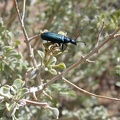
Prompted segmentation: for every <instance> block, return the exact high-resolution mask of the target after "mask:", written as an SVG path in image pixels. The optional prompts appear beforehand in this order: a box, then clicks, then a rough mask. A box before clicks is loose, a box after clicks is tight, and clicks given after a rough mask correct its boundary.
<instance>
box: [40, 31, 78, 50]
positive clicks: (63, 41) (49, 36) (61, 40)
mask: <svg viewBox="0 0 120 120" xmlns="http://www.w3.org/2000/svg"><path fill="white" fill-rule="evenodd" d="M40 36H41V39H43V40H46V41H50V42H52V43H58V44H59V46H61V47H62V48H61V50H62V51H64V50H65V49H66V47H67V43H72V44H74V45H77V43H76V39H70V38H68V37H66V36H64V35H61V34H56V33H52V32H44V33H42V34H41V35H40ZM64 45H65V47H64Z"/></svg>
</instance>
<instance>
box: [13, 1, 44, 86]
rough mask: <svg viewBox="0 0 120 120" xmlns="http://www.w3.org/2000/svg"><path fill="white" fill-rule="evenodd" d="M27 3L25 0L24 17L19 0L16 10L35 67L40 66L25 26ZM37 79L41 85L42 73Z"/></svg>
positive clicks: (15, 3) (15, 2)
mask: <svg viewBox="0 0 120 120" xmlns="http://www.w3.org/2000/svg"><path fill="white" fill-rule="evenodd" d="M25 3H26V0H24V5H23V15H22V18H21V15H20V12H19V9H18V3H17V0H14V5H15V8H16V11H17V14H18V18H19V21H20V23H21V28H22V31H23V33H24V36H25V42H26V44H27V47H28V50H29V52H30V57H31V60H32V63H33V66H34V68H38V66H37V62H36V60H35V57H34V52H33V49H32V47H31V45H30V43H29V37H28V34H27V32H26V29H25V27H24V15H25ZM37 80H38V83H39V85H41V84H42V80H41V77H40V75H38V77H37Z"/></svg>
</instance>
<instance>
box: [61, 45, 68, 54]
mask: <svg viewBox="0 0 120 120" xmlns="http://www.w3.org/2000/svg"><path fill="white" fill-rule="evenodd" d="M66 48H67V44H65V43H64V44H62V49H61V50H62V51H63V52H64V51H65V50H66Z"/></svg>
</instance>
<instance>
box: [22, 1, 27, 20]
mask: <svg viewBox="0 0 120 120" xmlns="http://www.w3.org/2000/svg"><path fill="white" fill-rule="evenodd" d="M25 3H26V0H23V14H22V21H24V17H25Z"/></svg>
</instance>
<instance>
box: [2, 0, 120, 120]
mask: <svg viewBox="0 0 120 120" xmlns="http://www.w3.org/2000/svg"><path fill="white" fill-rule="evenodd" d="M2 2H4V3H6V4H5V6H4V10H2V11H1V12H0V13H1V16H2V18H0V82H1V88H0V117H1V119H11V118H12V119H13V120H16V119H18V120H23V119H24V120H28V119H31V120H39V119H41V120H46V119H49V120H53V119H54V118H58V116H59V119H60V120H64V119H65V120H70V119H76V120H112V117H111V118H110V116H113V117H115V118H116V119H120V117H119V116H115V115H116V113H117V112H118V111H119V108H118V104H117V102H116V103H115V102H114V103H112V102H109V101H106V100H104V99H97V98H93V97H90V96H87V95H85V94H82V93H79V92H75V90H74V89H72V88H71V87H70V86H69V85H68V84H67V83H65V82H63V81H62V80H58V81H56V82H55V83H53V84H51V85H50V86H48V87H47V88H46V89H45V90H44V93H46V94H44V93H43V94H41V93H39V92H38V93H35V95H34V94H33V96H32V95H31V94H30V93H29V94H28V91H29V90H30V88H31V87H33V86H35V87H38V81H37V79H38V75H39V74H40V76H41V79H42V82H43V83H47V82H50V80H51V79H52V78H53V77H54V76H55V75H57V74H58V73H59V72H63V71H64V70H65V69H66V68H68V67H69V66H70V65H72V64H73V63H75V61H77V60H78V59H79V58H80V57H81V55H85V54H87V53H88V52H90V51H91V50H92V49H93V48H94V46H95V44H96V39H97V35H98V32H99V30H100V28H101V26H102V22H103V21H104V23H105V27H104V30H103V32H102V34H101V36H100V43H101V42H102V41H103V40H105V38H106V37H107V36H108V35H109V34H110V33H111V31H113V30H115V29H116V28H117V27H118V25H119V24H120V23H119V21H120V10H119V5H120V4H119V1H118V0H106V1H104V0H101V1H98V0H93V1H91V0H84V1H81V0H78V1H73V0H68V1H66V0H61V1H60V0H54V1H53V0H46V1H43V0H38V1H34V0H33V1H27V3H26V14H25V21H24V22H25V23H24V24H25V28H26V31H27V33H28V35H29V36H33V35H36V34H39V31H40V30H44V29H48V30H49V31H51V32H55V33H58V32H59V31H60V30H62V31H64V32H63V33H62V34H66V33H67V35H66V36H68V37H70V38H76V36H77V35H78V34H79V33H81V35H80V37H79V38H78V41H84V42H86V44H87V45H86V46H84V45H83V44H81V43H77V46H72V45H70V44H69V45H68V46H67V50H66V51H65V52H64V53H62V52H61V51H60V49H59V46H56V45H54V44H51V43H49V42H47V43H46V42H44V41H43V44H42V42H41V39H37V40H34V41H32V42H30V44H31V45H32V47H33V49H34V50H33V51H34V53H35V54H34V57H35V59H36V61H37V68H34V67H33V66H32V63H31V60H30V53H29V50H28V48H27V45H26V44H25V47H24V39H25V38H23V33H22V30H21V29H20V28H19V26H18V25H19V24H20V22H19V21H18V19H16V18H17V14H15V13H16V11H15V10H14V8H15V7H14V4H13V7H11V8H9V9H10V11H7V9H6V8H7V6H8V7H10V6H9V4H8V1H2ZM10 2H11V3H12V1H10ZM34 2H35V3H34ZM18 3H19V4H18V5H19V9H20V12H21V11H22V7H21V6H22V1H19V0H18ZM3 21H4V22H3ZM7 21H8V22H7ZM118 39H119V38H118ZM118 39H115V40H113V41H111V42H109V43H107V44H106V45H105V46H103V47H102V48H101V49H100V51H99V54H95V55H94V56H92V57H91V58H90V59H91V60H95V62H94V63H87V62H85V63H84V64H81V65H79V66H78V67H77V68H76V69H72V70H71V71H70V72H68V73H67V74H66V76H65V77H66V78H67V79H68V80H69V81H71V82H72V83H74V84H76V85H77V86H79V87H81V88H84V89H85V90H88V91H90V92H93V93H95V94H101V95H102V94H103V95H104V96H111V97H118V96H119V92H118V91H117V90H119V87H120V80H119V77H120V66H119V63H120V61H119V58H120V55H119V52H118V51H119V50H120V47H119V44H118V43H119V41H118ZM22 40H23V41H22ZM77 93H78V94H77ZM36 97H37V100H38V101H40V102H47V103H48V104H49V105H47V106H44V107H40V106H34V105H33V104H30V105H27V102H25V103H24V102H21V100H23V99H30V100H34V99H35V98H36ZM113 104H114V106H115V107H114V108H115V109H113V110H111V109H109V108H112V107H113V106H112V105H113ZM23 106H24V107H23ZM51 106H53V107H51Z"/></svg>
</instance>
